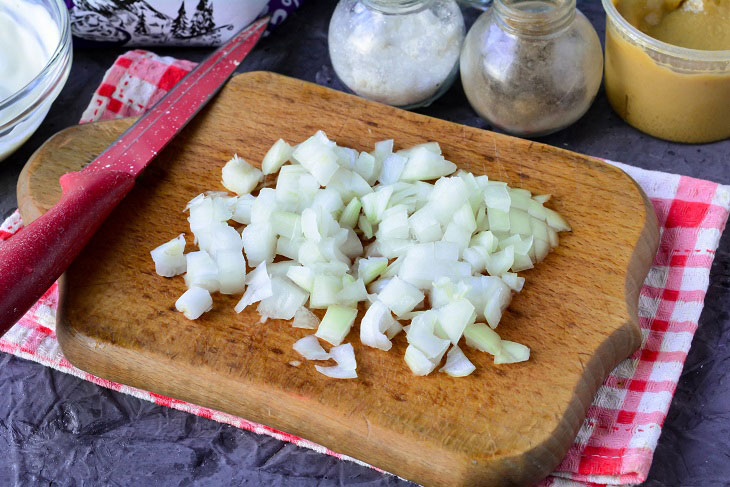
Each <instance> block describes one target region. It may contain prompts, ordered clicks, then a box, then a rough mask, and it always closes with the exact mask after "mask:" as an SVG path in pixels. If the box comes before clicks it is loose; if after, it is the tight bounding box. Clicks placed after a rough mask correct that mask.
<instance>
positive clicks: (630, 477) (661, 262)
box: [0, 51, 730, 486]
mask: <svg viewBox="0 0 730 487" xmlns="http://www.w3.org/2000/svg"><path fill="white" fill-rule="evenodd" d="M193 66H194V64H193V63H190V62H187V61H178V60H175V59H172V58H167V57H165V58H162V57H158V56H155V55H154V54H151V53H149V52H145V51H131V52H128V53H126V54H125V55H123V56H121V57H120V58H119V59H117V61H116V62H115V63H114V66H112V68H111V69H110V70H109V71H108V72H107V74H106V76H105V77H104V80H103V82H102V84H101V86H100V87H99V89H98V90H97V92H96V93H95V94H94V97H93V99H92V101H91V104H90V105H89V107H88V109H87V110H86V111H85V112H84V115H83V118H82V120H81V121H82V122H90V121H93V120H104V119H110V118H118V117H124V116H131V115H138V114H140V113H142V112H144V110H146V109H148V108H150V107H151V106H152V105H153V104H154V103H155V102H156V101H157V100H158V99H159V98H160V97H162V96H163V95H164V94H165V92H166V91H167V90H169V89H170V87H172V86H173V85H174V84H175V83H176V82H177V81H179V80H180V79H181V78H182V77H183V76H184V75H185V74H186V73H187V71H189V70H190V69H191V68H192V67H193ZM612 164H616V165H617V166H618V167H620V168H621V169H623V170H624V171H626V172H627V173H628V174H629V175H630V176H631V177H633V178H634V179H635V180H636V181H637V182H638V183H639V185H640V186H641V187H642V188H643V189H644V191H645V192H646V194H647V195H648V196H649V198H650V199H651V201H652V203H653V204H654V209H655V210H656V213H657V217H658V220H659V224H660V226H661V242H660V245H659V252H658V253H657V256H656V258H655V260H654V265H653V267H652V268H651V270H650V272H649V275H648V277H647V278H646V281H645V283H644V286H643V288H642V290H641V296H640V300H639V318H640V324H641V328H642V335H643V341H642V346H641V349H640V350H639V351H637V352H636V353H635V354H634V355H632V356H631V357H630V358H629V359H627V360H625V361H623V362H622V363H621V364H620V365H619V366H618V367H616V369H615V370H614V371H613V372H611V375H610V377H609V378H608V379H606V381H605V382H604V384H603V386H602V387H601V388H600V389H599V391H598V393H597V394H596V397H595V399H594V401H593V405H592V406H591V407H590V409H589V411H588V417H587V418H586V420H585V422H584V423H583V426H582V427H581V429H580V432H579V433H578V437H577V438H576V439H575V442H574V444H573V446H572V447H571V449H570V450H569V451H568V454H567V455H566V457H565V458H564V459H563V462H562V463H561V464H560V466H558V468H557V470H556V471H555V472H553V474H552V475H551V476H550V477H548V478H547V479H546V480H544V481H543V482H542V483H541V485H542V486H568V485H619V484H636V483H640V482H642V481H643V480H644V479H646V476H647V474H648V472H649V467H650V465H651V459H652V456H653V454H654V449H655V447H656V444H657V440H658V438H659V435H660V433H661V428H662V424H663V423H664V419H665V417H666V415H667V410H668V409H669V404H670V402H671V400H672V396H673V394H674V390H675V388H676V386H677V381H678V380H679V376H680V373H681V372H682V366H683V365H684V361H685V359H686V357H687V352H688V351H689V348H690V344H691V343H692V337H693V335H694V332H695V330H696V329H697V322H698V320H699V318H700V312H701V311H702V306H703V301H704V297H705V293H706V291H707V287H708V285H709V277H710V267H711V265H712V260H713V259H714V257H715V249H716V248H717V246H718V244H719V241H720V236H721V234H722V231H723V229H724V228H725V224H726V222H727V219H728V212H729V211H730V187H727V186H721V185H718V184H715V183H712V182H709V181H702V180H698V179H693V178H689V177H684V176H678V175H674V174H666V173H661V172H655V171H646V170H643V169H639V168H636V167H632V166H627V165H624V164H619V163H612ZM21 226H22V222H21V221H20V216H19V215H18V214H17V212H16V213H15V214H14V215H12V216H11V217H10V218H8V219H7V220H6V221H5V223H4V224H3V225H2V226H0V240H5V239H7V238H10V237H11V236H12V234H13V233H15V232H17V231H18V229H19V228H20V227H21ZM0 245H1V244H0ZM57 304H58V291H57V287H56V285H54V286H53V287H52V288H51V289H49V290H48V292H47V293H46V295H45V296H43V298H41V299H40V300H39V301H38V303H37V304H36V305H35V306H34V307H33V309H31V310H30V311H29V312H28V313H27V314H26V315H25V316H24V317H23V318H22V319H21V320H20V322H18V324H16V325H15V326H14V327H13V328H12V329H11V330H10V331H8V332H7V333H6V334H5V336H3V337H2V339H0V350H2V351H4V352H7V353H12V354H14V355H17V356H19V357H23V358H27V359H30V360H34V361H36V362H39V363H42V364H45V365H48V366H50V367H53V368H56V369H58V370H61V371H63V372H67V373H70V374H73V375H76V376H78V377H81V378H82V379H85V380H88V381H91V382H94V383H96V384H99V385H101V386H104V387H107V388H110V389H114V390H116V391H121V392H124V393H127V394H132V395H133V396H136V397H139V398H141V399H145V400H148V401H152V402H154V403H156V404H160V405H162V406H167V407H173V408H176V409H180V410H183V411H187V412H189V413H192V414H197V415H199V416H203V417H206V418H212V419H214V420H216V421H220V422H223V423H228V424H231V425H234V426H237V427H239V428H243V429H246V430H248V431H253V432H256V433H259V434H265V435H269V436H273V437H275V438H278V439H280V440H283V441H288V442H292V443H295V444H297V445H299V446H304V447H307V448H311V449H314V450H316V451H319V452H321V453H326V454H328V455H334V456H336V457H338V458H346V459H348V460H353V461H356V462H357V460H354V459H351V458H349V457H345V456H343V455H340V454H337V453H335V452H333V451H331V450H328V449H327V448H324V447H322V446H319V445H316V444H314V443H312V442H309V441H307V440H303V439H301V438H297V437H295V436H292V435H287V434H286V433H282V432H279V431H275V430H273V429H271V428H268V427H266V426H262V425H259V424H256V423H252V422H250V421H247V420H245V419H243V418H238V417H234V416H231V415H229V414H225V413H222V412H219V411H214V410H211V409H208V408H204V407H201V406H196V405H194V404H189V403H186V402H183V401H178V400H175V399H171V398H168V397H163V396H160V395H157V394H154V393H151V392H146V391H142V390H139V389H135V388H133V387H129V386H125V385H122V384H116V383H113V382H110V381H108V380H105V379H100V378H98V377H95V376H93V375H91V374H88V373H86V372H83V371H81V370H79V369H77V368H75V367H73V366H72V365H71V364H70V363H69V362H68V361H67V360H66V359H65V358H64V357H63V355H62V354H61V350H60V349H59V346H58V342H57V340H56V334H55V317H56V307H57ZM358 463H361V462H358Z"/></svg>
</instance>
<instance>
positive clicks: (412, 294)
mask: <svg viewBox="0 0 730 487" xmlns="http://www.w3.org/2000/svg"><path fill="white" fill-rule="evenodd" d="M424 297H425V296H424V294H423V293H422V292H421V291H420V290H419V289H418V288H417V287H415V286H413V285H411V284H408V283H407V282H405V281H404V280H402V279H400V278H399V277H394V278H393V279H391V280H390V282H389V283H388V284H387V285H386V286H385V287H384V288H383V290H382V291H381V292H380V293H378V299H380V301H382V302H383V304H384V305H386V306H387V307H388V308H389V309H390V310H391V311H392V312H393V313H394V314H395V315H396V316H400V315H402V314H404V313H407V312H409V311H411V310H413V308H415V307H416V305H417V304H418V303H420V302H421V301H423V298H424Z"/></svg>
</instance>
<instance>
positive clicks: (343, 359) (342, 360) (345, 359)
mask: <svg viewBox="0 0 730 487" xmlns="http://www.w3.org/2000/svg"><path fill="white" fill-rule="evenodd" d="M330 357H331V358H332V360H334V361H335V362H337V365H338V366H339V367H341V368H343V369H345V370H355V369H356V368H357V361H356V360H355V350H354V349H353V348H352V344H351V343H343V344H342V345H338V346H336V347H332V348H330Z"/></svg>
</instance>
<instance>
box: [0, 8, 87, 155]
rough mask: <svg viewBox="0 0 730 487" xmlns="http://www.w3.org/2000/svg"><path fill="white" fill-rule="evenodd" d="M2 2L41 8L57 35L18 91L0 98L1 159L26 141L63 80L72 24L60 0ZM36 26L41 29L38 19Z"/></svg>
mask: <svg viewBox="0 0 730 487" xmlns="http://www.w3.org/2000/svg"><path fill="white" fill-rule="evenodd" d="M3 3H4V5H3V8H5V9H6V10H7V11H13V9H19V8H23V7H24V6H25V7H28V6H30V5H32V6H33V7H35V8H38V7H40V8H43V9H44V10H45V11H46V12H48V15H49V16H50V18H51V19H52V21H53V23H55V24H56V26H57V27H58V32H59V34H60V36H59V39H58V44H57V45H56V47H55V49H54V50H53V51H52V53H51V55H50V57H49V59H48V61H47V62H46V64H45V66H44V67H43V69H42V70H41V71H40V72H39V73H37V74H36V76H35V77H34V78H33V79H32V80H31V81H30V82H28V84H26V85H25V86H24V87H22V88H21V89H20V90H18V91H17V92H15V93H14V94H12V95H10V96H9V97H7V98H4V99H2V100H0V161H2V160H3V159H5V158H6V157H8V156H9V155H10V154H12V153H13V152H14V151H15V150H16V149H17V148H18V147H20V145H22V144H23V142H25V141H26V140H28V137H30V136H31V135H33V132H35V130H36V129H37V128H38V126H39V125H40V124H41V122H42V121H43V119H44V118H45V116H46V114H47V113H48V109H49V108H50V107H51V104H52V103H53V101H54V100H55V99H56V97H57V96H58V94H59V92H60V91H61V89H62V88H63V85H64V84H65V83H66V78H68V73H69V71H70V70H71V58H72V50H71V26H70V22H69V15H68V9H67V8H66V5H65V3H64V2H63V0H10V1H8V2H3ZM46 20H47V19H46ZM34 26H35V24H34ZM38 28H39V29H40V28H41V22H39V23H38Z"/></svg>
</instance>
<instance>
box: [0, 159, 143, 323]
mask: <svg viewBox="0 0 730 487" xmlns="http://www.w3.org/2000/svg"><path fill="white" fill-rule="evenodd" d="M134 180H135V179H134V177H133V176H132V175H130V174H128V173H125V172H121V171H110V170H96V171H88V170H87V171H81V172H74V173H69V174H65V175H64V176H62V177H61V179H60V183H61V189H62V190H63V195H62V196H61V199H60V200H59V201H58V203H56V205H55V206H53V208H51V209H50V210H48V212H46V213H45V214H44V215H43V216H41V217H40V218H38V219H36V220H35V221H33V222H32V223H30V224H29V225H27V226H26V227H24V228H23V229H21V230H20V231H19V232H18V233H16V234H15V235H14V236H12V237H11V238H10V239H8V240H6V241H5V242H2V243H0V334H3V333H5V332H6V331H7V330H9V329H10V327H12V326H13V325H14V324H15V323H16V322H17V321H18V320H19V319H20V318H21V317H22V316H23V315H24V314H25V313H26V311H28V310H29V309H30V307H31V306H33V304H34V303H35V302H36V301H37V300H38V299H39V298H40V297H41V296H43V294H44V293H45V292H46V291H47V290H48V288H49V287H50V286H51V285H52V284H53V283H54V282H55V281H56V279H58V278H59V277H60V276H61V274H63V272H64V271H65V270H66V269H67V268H68V266H69V265H70V264H71V262H72V261H73V260H74V259H75V258H76V256H77V255H78V254H79V252H81V249H83V248H84V246H85V245H86V244H87V243H88V241H89V240H90V239H91V237H92V236H93V235H94V233H95V232H96V230H97V229H98V228H99V226H101V224H102V222H103V221H104V219H105V218H106V217H107V216H108V215H109V213H111V211H112V210H113V209H114V208H115V207H116V206H117V204H119V202H120V201H121V200H122V199H124V196H125V195H126V194H127V193H129V191H130V190H131V189H132V187H133V186H134Z"/></svg>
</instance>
